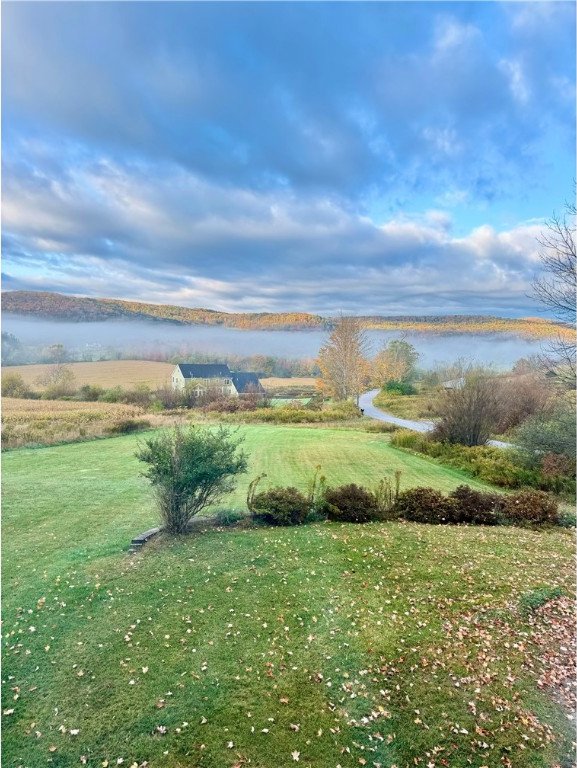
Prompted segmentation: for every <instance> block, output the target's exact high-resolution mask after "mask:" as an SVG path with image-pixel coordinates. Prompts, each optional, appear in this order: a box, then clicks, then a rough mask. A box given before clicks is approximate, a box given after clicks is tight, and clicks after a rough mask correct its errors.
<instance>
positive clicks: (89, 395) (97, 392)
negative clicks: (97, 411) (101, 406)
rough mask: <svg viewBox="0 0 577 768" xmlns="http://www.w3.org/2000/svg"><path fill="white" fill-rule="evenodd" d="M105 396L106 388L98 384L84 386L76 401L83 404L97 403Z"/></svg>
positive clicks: (77, 394) (79, 391)
mask: <svg viewBox="0 0 577 768" xmlns="http://www.w3.org/2000/svg"><path fill="white" fill-rule="evenodd" d="M103 394H104V388H103V387H100V386H98V385H97V384H83V385H82V386H81V387H80V389H79V390H78V392H77V393H76V399H77V400H81V401H83V402H89V403H93V402H96V401H97V400H98V399H99V398H100V397H101V396H102V395H103Z"/></svg>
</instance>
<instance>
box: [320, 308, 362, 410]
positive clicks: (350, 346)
mask: <svg viewBox="0 0 577 768" xmlns="http://www.w3.org/2000/svg"><path fill="white" fill-rule="evenodd" d="M368 351H369V340H368V337H367V333H366V331H365V329H364V327H363V325H362V324H361V322H360V321H359V320H358V319H357V318H356V317H345V316H341V317H339V318H338V320H337V321H336V323H335V326H334V328H333V330H332V332H331V334H330V336H329V338H328V339H327V341H326V343H325V344H324V345H323V346H322V347H321V349H320V352H319V355H318V358H317V364H318V366H319V369H320V372H321V376H320V383H321V387H322V388H323V390H324V391H325V392H326V393H327V394H329V395H330V396H332V397H334V398H335V400H351V399H354V400H356V401H357V402H358V398H359V395H360V393H361V391H362V390H363V388H364V387H365V386H366V385H367V384H368V381H369V378H370V365H369V361H368V359H367V355H368Z"/></svg>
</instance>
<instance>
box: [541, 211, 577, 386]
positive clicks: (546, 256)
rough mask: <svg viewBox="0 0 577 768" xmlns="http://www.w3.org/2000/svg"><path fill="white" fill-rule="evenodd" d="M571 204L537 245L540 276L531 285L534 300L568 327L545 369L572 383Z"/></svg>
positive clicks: (575, 258) (575, 259)
mask: <svg viewBox="0 0 577 768" xmlns="http://www.w3.org/2000/svg"><path fill="white" fill-rule="evenodd" d="M576 215H577V210H576V208H575V204H574V203H566V205H565V212H564V214H563V215H562V216H557V215H554V216H553V217H552V218H551V219H550V220H549V221H548V222H547V227H546V230H545V232H543V234H542V235H541V237H540V238H539V240H538V242H539V245H540V246H541V250H540V254H539V255H540V259H541V264H542V268H543V273H542V274H541V275H540V276H538V277H536V278H535V280H534V281H533V296H534V297H535V298H537V299H538V300H539V301H540V302H541V304H543V305H544V306H545V307H547V308H548V309H549V310H551V312H552V313H553V315H554V316H555V318H556V319H557V320H560V321H562V322H563V323H565V324H567V325H569V326H570V329H571V330H570V333H569V334H568V333H567V329H564V330H560V332H559V334H558V336H557V337H556V338H555V339H553V341H552V342H551V343H550V345H549V350H548V352H547V354H546V355H545V358H546V359H545V360H544V362H545V364H546V366H547V367H548V368H555V369H556V370H557V371H558V372H559V373H560V375H561V376H565V377H566V378H571V379H572V381H575V299H576V293H575V288H576V282H575V281H576V267H577V255H576V249H575V218H576Z"/></svg>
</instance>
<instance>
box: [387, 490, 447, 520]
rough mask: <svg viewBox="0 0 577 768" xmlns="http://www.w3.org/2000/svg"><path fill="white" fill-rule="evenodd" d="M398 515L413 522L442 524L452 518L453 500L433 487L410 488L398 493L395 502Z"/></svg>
mask: <svg viewBox="0 0 577 768" xmlns="http://www.w3.org/2000/svg"><path fill="white" fill-rule="evenodd" d="M395 512H396V513H397V514H398V516H399V517H402V518H404V519H405V520H410V521H412V522H414V523H432V524H435V525H442V524H443V525H444V524H446V523H450V522H452V520H453V515H454V512H453V502H452V501H451V500H449V499H447V498H446V497H445V496H443V494H442V493H441V492H440V491H437V490H435V489H434V488H411V489H410V490H408V491H403V492H402V493H400V494H399V497H398V499H397V502H396V504H395Z"/></svg>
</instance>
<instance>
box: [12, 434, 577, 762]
mask: <svg viewBox="0 0 577 768" xmlns="http://www.w3.org/2000/svg"><path fill="white" fill-rule="evenodd" d="M241 431H242V433H243V434H244V435H245V437H246V440H245V444H244V446H245V450H246V451H247V452H248V453H249V455H250V457H251V459H250V460H251V472H250V473H249V474H248V475H247V476H245V477H244V478H243V480H242V482H241V484H240V486H239V489H238V491H237V492H236V494H235V496H234V498H233V499H232V500H231V506H234V505H236V506H241V505H242V503H243V499H244V492H245V489H246V484H247V483H248V480H249V479H250V478H251V477H252V476H253V475H254V474H256V473H257V472H262V471H265V472H267V473H268V475H269V477H268V478H267V480H266V482H270V483H283V484H295V485H298V486H299V487H302V488H304V487H305V486H306V483H307V481H308V479H309V477H310V475H311V473H312V470H313V468H314V466H315V465H316V464H319V463H320V464H321V465H322V467H323V471H324V472H325V474H326V475H327V476H328V478H329V481H330V482H334V483H336V482H351V481H356V482H360V483H368V484H372V483H373V482H376V480H378V478H379V477H380V476H382V475H383V473H384V472H385V471H386V470H394V469H397V468H400V469H402V470H403V472H404V474H403V485H404V486H405V487H407V486H409V485H417V484H419V485H421V484H424V485H434V486H436V487H438V488H441V489H443V490H449V489H450V488H453V487H455V486H456V485H458V484H460V483H461V482H463V479H464V478H463V476H462V475H461V474H460V473H458V472H454V471H450V470H446V469H444V468H442V467H440V466H438V465H435V464H431V463H429V462H427V461H426V460H425V459H420V458H418V457H414V456H410V455H407V454H403V453H402V452H399V451H396V450H395V449H394V448H392V447H391V446H389V445H388V443H387V439H386V437H385V436H381V435H369V434H367V433H363V432H360V431H358V432H357V431H354V430H347V431H339V430H338V429H307V428H295V427H273V426H263V427H258V426H251V427H243V428H241ZM140 439H142V437H141V438H140ZM136 442H137V438H134V437H123V438H115V439H109V440H101V441H97V442H92V443H80V444H75V445H65V446H58V447H54V448H43V449H37V450H19V451H14V452H11V453H8V454H5V456H4V460H3V469H4V471H3V501H4V503H3V524H4V527H3V555H4V556H3V561H2V568H3V588H4V599H3V614H4V616H3V618H4V637H3V662H4V668H3V680H4V685H3V695H4V700H3V713H4V714H3V727H4V730H3V741H4V745H3V746H4V753H3V757H4V764H5V765H7V766H14V767H16V766H29V767H30V768H35V767H36V766H45V765H52V766H76V765H81V764H87V765H93V766H104V765H106V764H108V765H109V766H114V765H128V766H131V765H133V763H135V762H136V764H137V765H138V764H141V763H142V762H143V761H148V764H149V766H168V767H169V768H172V767H173V766H174V767H176V766H183V767H184V766H202V767H203V768H221V766H231V767H232V766H235V765H236V766H241V765H249V764H250V765H251V766H256V767H257V768H277V767H278V768H283V767H284V766H289V765H294V764H295V763H297V762H298V763H299V764H300V765H304V766H318V767H319V768H320V767H322V768H325V766H326V767H327V768H332V767H333V766H334V768H336V767H337V766H338V765H340V766H342V768H349V766H358V765H369V766H373V765H379V764H380V765H381V766H382V768H391V766H393V765H397V766H398V767H399V768H404V767H405V766H409V765H410V766H413V765H415V764H416V765H427V764H428V763H432V764H433V765H434V766H435V767H436V766H442V765H449V766H451V768H452V767H453V766H455V767H456V768H460V767H461V766H463V768H464V766H469V765H473V766H477V768H480V766H483V765H487V766H491V767H492V766H501V765H511V766H515V768H525V767H527V768H529V766H542V768H551V767H552V766H554V765H556V764H561V763H562V761H563V759H565V763H564V764H565V765H570V764H571V763H569V762H567V760H568V758H567V756H568V755H569V753H570V748H569V744H568V741H567V738H568V727H569V725H570V723H569V722H568V720H567V718H566V716H565V715H564V714H563V713H562V712H561V711H560V709H559V708H558V707H557V706H556V705H555V704H554V703H553V701H552V699H551V698H550V697H549V696H548V695H547V693H546V692H543V691H539V690H538V688H537V685H536V682H535V679H534V677H533V676H532V674H531V673H530V672H529V671H528V670H527V669H526V668H525V667H524V665H523V663H524V661H525V660H526V657H527V648H528V647H529V646H530V640H529V636H528V634H525V636H524V638H522V642H521V644H520V641H519V634H518V633H520V632H525V633H527V625H526V624H525V621H526V620H525V619H524V618H523V616H522V615H521V614H518V613H517V612H516V610H515V607H516V606H517V605H518V602H519V598H520V597H521V595H522V594H524V593H526V592H528V591H529V590H531V589H534V588H537V587H542V586H548V587H560V588H561V589H562V590H564V591H572V589H573V586H572V585H573V562H572V555H573V548H572V538H571V535H570V534H569V533H568V532H567V531H564V530H555V531H552V532H533V531H524V530H520V529H515V528H496V529H490V528H486V529H485V528H466V527H462V528H457V527H439V528H435V527H430V526H418V525H410V524H400V523H385V524H371V525H365V526H352V525H335V524H317V525H311V526H304V527H302V528H298V529H270V528H259V529H247V530H243V529H230V530H210V531H207V532H205V533H202V534H198V535H194V536H189V537H186V538H182V539H177V540H174V541H168V540H158V541H156V542H154V543H152V544H150V545H149V546H148V547H147V548H146V549H145V550H144V551H143V552H142V553H140V554H138V555H129V554H128V553H127V551H126V549H127V545H128V543H129V541H130V539H131V537H132V536H133V535H134V534H135V533H138V532H140V531H142V530H144V529H145V528H147V527H149V526H150V525H151V524H153V523H154V522H155V512H154V508H153V504H152V499H151V495H150V492H149V489H148V487H147V484H146V481H145V480H144V479H143V478H142V477H140V476H139V474H138V473H139V470H140V466H139V464H138V462H137V461H136V460H135V458H134V449H135V445H136ZM475 485H476V486H477V487H480V485H481V484H478V483H475ZM523 643H524V646H523ZM564 756H565V758H564ZM119 760H121V761H122V762H118V761H119ZM507 760H508V761H509V762H508V763H507V762H506V761H507ZM249 761H250V762H249ZM415 761H417V762H415ZM443 761H444V762H443Z"/></svg>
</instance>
